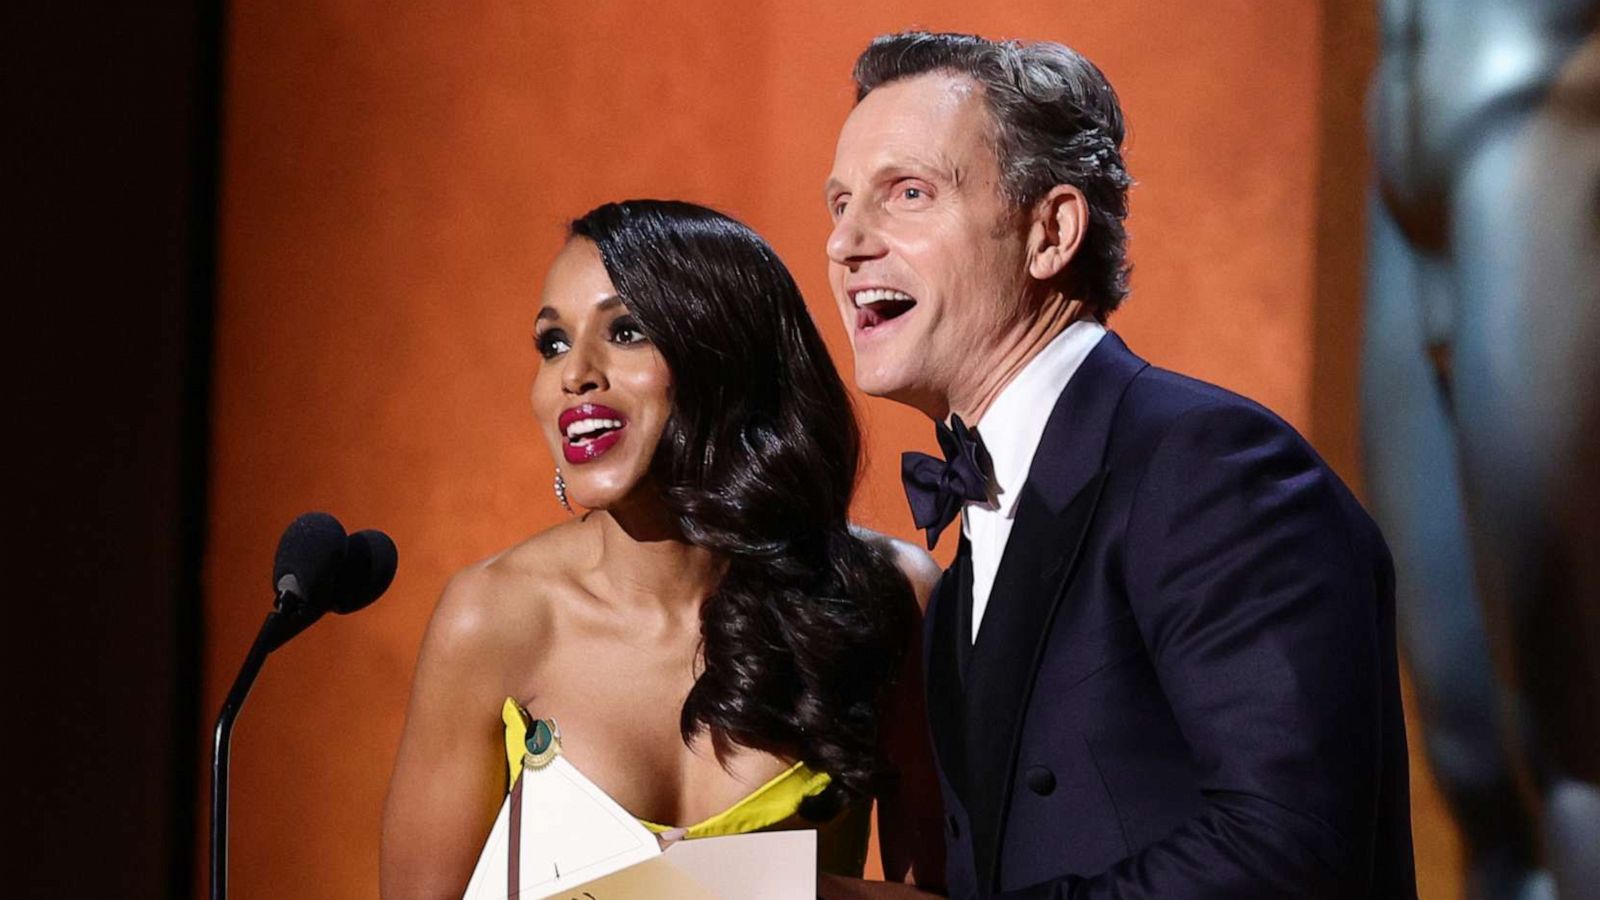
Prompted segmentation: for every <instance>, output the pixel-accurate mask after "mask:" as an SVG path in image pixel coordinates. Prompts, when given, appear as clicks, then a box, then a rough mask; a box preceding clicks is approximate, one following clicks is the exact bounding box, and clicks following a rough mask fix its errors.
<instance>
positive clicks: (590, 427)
mask: <svg viewBox="0 0 1600 900" xmlns="http://www.w3.org/2000/svg"><path fill="white" fill-rule="evenodd" d="M621 427H622V420H621V419H579V420H578V421H576V422H573V423H572V424H571V425H568V426H567V441H568V442H569V443H573V444H581V443H583V442H585V441H587V440H589V439H590V438H593V437H594V436H595V435H597V434H601V433H603V432H607V431H613V430H615V429H618V428H621Z"/></svg>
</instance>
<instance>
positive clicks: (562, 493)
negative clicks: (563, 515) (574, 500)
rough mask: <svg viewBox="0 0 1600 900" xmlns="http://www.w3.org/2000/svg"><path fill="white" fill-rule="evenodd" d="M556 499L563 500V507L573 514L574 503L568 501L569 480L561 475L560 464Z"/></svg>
mask: <svg viewBox="0 0 1600 900" xmlns="http://www.w3.org/2000/svg"><path fill="white" fill-rule="evenodd" d="M556 499H557V500H559V501H561V508H562V509H565V510H566V511H567V514H568V515H572V504H571V503H568V502H567V480H566V479H565V478H562V477H561V467H560V466H556Z"/></svg>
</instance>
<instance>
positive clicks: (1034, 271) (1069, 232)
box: [1028, 184, 1089, 281]
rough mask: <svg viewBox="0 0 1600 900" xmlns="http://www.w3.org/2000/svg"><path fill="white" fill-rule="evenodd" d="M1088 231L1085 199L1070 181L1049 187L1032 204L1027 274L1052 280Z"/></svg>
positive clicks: (1061, 270)
mask: <svg viewBox="0 0 1600 900" xmlns="http://www.w3.org/2000/svg"><path fill="white" fill-rule="evenodd" d="M1088 230H1089V201H1087V200H1085V199H1084V196H1083V191H1080V190H1078V189H1077V188H1075V187H1073V186H1072V185H1070V184H1058V185H1056V186H1055V187H1053V188H1051V189H1050V190H1049V192H1048V193H1046V194H1045V195H1044V197H1043V198H1041V199H1040V200H1039V202H1038V203H1036V204H1034V207H1033V227H1032V228H1031V229H1030V230H1029V231H1028V274H1029V275H1032V276H1033V277H1034V278H1035V279H1036V280H1038V281H1053V280H1055V279H1056V278H1058V277H1059V276H1060V275H1061V273H1063V272H1065V271H1066V270H1067V264H1068V263H1070V262H1072V258H1073V257H1074V256H1077V255H1078V246H1079V245H1080V244H1082V243H1083V235H1084V234H1085V233H1086V232H1087V231H1088Z"/></svg>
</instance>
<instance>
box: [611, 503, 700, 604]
mask: <svg viewBox="0 0 1600 900" xmlns="http://www.w3.org/2000/svg"><path fill="white" fill-rule="evenodd" d="M650 506H652V507H655V508H641V506H639V505H637V504H635V505H630V506H629V507H628V508H619V509H617V510H596V511H594V512H592V513H590V514H589V516H588V519H589V524H590V525H591V526H592V527H594V528H595V529H596V530H597V531H598V533H599V538H600V539H599V555H598V557H597V558H596V559H595V565H594V567H593V570H592V571H593V573H594V576H595V578H596V580H597V581H598V582H600V584H598V585H597V587H600V588H601V591H602V592H603V596H605V597H606V598H607V599H608V600H611V601H613V602H616V603H621V604H627V605H630V606H634V605H637V606H642V607H651V608H656V609H659V610H661V611H662V612H663V613H664V614H667V615H672V616H674V617H675V616H676V615H677V614H679V613H687V612H692V613H693V614H694V615H695V616H696V618H698V616H699V610H700V604H701V603H702V602H703V601H704V600H705V598H707V597H709V596H711V594H712V592H713V591H715V590H716V587H717V584H718V583H719V582H720V581H721V579H722V573H723V571H724V569H725V568H726V565H725V563H724V561H723V560H722V559H721V558H720V557H718V556H717V555H716V554H715V553H713V552H711V551H710V550H707V549H706V548H704V547H699V546H696V545H695V544H692V543H690V542H689V541H688V540H686V539H684V537H683V535H682V533H681V532H680V531H679V529H678V527H677V523H676V522H674V521H672V518H671V516H670V515H669V514H667V512H666V510H665V509H664V508H662V507H660V505H659V504H651V505H650Z"/></svg>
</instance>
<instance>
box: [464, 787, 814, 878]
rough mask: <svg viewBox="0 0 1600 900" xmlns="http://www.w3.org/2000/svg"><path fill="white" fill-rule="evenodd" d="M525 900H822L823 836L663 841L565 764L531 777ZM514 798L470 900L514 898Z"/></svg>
mask: <svg viewBox="0 0 1600 900" xmlns="http://www.w3.org/2000/svg"><path fill="white" fill-rule="evenodd" d="M522 782H523V783H522V810H521V811H522V822H521V832H522V833H521V840H520V844H521V853H520V854H519V856H518V859H519V888H520V890H519V891H518V892H517V894H516V895H515V898H516V900H535V898H544V897H556V898H563V900H812V898H815V897H816V895H817V894H816V863H817V835H816V832H814V831H776V832H762V833H757V834H741V835H730V836H727V837H715V838H701V839H698V840H692V841H680V842H677V843H675V844H672V845H671V846H669V847H668V848H667V849H666V851H665V852H663V851H662V850H661V847H660V844H659V842H658V841H657V840H656V836H655V835H654V834H652V833H651V832H650V831H649V830H648V829H646V828H645V827H644V826H643V825H640V824H639V822H638V821H637V820H636V819H634V818H633V816H631V815H629V814H628V812H627V810H625V809H623V808H622V807H621V806H620V805H618V804H617V802H616V801H615V800H612V799H611V797H610V796H608V795H607V794H606V793H605V792H604V791H602V790H600V788H599V787H597V786H596V785H595V784H594V782H592V781H590V780H589V779H588V778H586V777H584V775H583V773H581V772H579V771H578V770H577V769H576V768H574V767H573V766H572V764H570V763H568V762H567V761H566V759H565V758H563V757H560V756H557V757H556V758H555V759H553V760H551V761H550V763H549V764H548V765H546V766H544V767H542V768H539V769H532V768H529V769H525V770H523V773H522ZM510 815H511V802H510V798H509V796H508V797H507V799H506V802H505V803H503V804H501V806H500V813H499V815H498V816H497V817H496V819H495V823H494V828H493V829H492V830H491V831H490V832H489V840H488V841H487V842H486V843H485V844H484V848H483V853H482V855H481V856H480V857H479V858H478V865H477V868H476V869H475V870H474V871H473V873H472V880H471V881H470V882H469V883H468V885H467V892H466V895H465V897H464V900H508V898H510V897H511V896H512V895H511V894H510V893H509V888H508V878H507V868H508V864H509V862H510V859H509V849H510Z"/></svg>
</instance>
